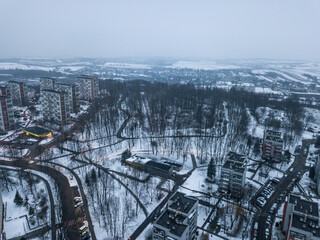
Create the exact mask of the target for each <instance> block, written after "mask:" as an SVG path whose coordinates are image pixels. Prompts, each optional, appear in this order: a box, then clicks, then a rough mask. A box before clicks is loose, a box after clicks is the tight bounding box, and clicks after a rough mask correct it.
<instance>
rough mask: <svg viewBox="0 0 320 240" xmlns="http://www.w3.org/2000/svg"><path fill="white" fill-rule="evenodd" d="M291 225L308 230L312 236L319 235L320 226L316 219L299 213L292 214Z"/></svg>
mask: <svg viewBox="0 0 320 240" xmlns="http://www.w3.org/2000/svg"><path fill="white" fill-rule="evenodd" d="M292 227H294V228H297V229H301V230H303V231H306V232H310V233H312V234H313V236H317V237H320V228H319V226H318V221H317V220H314V219H312V218H308V217H301V216H300V215H297V214H295V213H294V214H293V216H292Z"/></svg>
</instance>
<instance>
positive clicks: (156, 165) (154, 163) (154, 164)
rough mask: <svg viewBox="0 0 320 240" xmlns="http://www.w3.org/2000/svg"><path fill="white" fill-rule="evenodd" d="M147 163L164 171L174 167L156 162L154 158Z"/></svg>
mask: <svg viewBox="0 0 320 240" xmlns="http://www.w3.org/2000/svg"><path fill="white" fill-rule="evenodd" d="M145 165H146V166H149V167H152V168H157V169H161V170H164V171H169V170H170V169H171V168H172V167H171V166H170V165H168V164H165V163H160V162H156V161H153V160H150V161H148V162H146V164H145Z"/></svg>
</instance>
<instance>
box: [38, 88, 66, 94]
mask: <svg viewBox="0 0 320 240" xmlns="http://www.w3.org/2000/svg"><path fill="white" fill-rule="evenodd" d="M41 92H49V93H58V94H60V93H62V92H61V91H56V90H51V89H43V90H41Z"/></svg>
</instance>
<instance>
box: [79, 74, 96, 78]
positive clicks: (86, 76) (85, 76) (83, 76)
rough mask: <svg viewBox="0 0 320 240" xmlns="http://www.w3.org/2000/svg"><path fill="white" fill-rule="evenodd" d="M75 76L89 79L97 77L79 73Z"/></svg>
mask: <svg viewBox="0 0 320 240" xmlns="http://www.w3.org/2000/svg"><path fill="white" fill-rule="evenodd" d="M77 78H84V79H91V78H97V77H96V76H89V75H80V76H78V77H77Z"/></svg>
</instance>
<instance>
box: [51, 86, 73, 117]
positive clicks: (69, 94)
mask: <svg viewBox="0 0 320 240" xmlns="http://www.w3.org/2000/svg"><path fill="white" fill-rule="evenodd" d="M56 90H57V91H60V92H65V93H66V95H67V101H68V105H69V109H70V110H69V111H70V113H75V112H77V99H76V86H75V85H74V84H67V83H57V84H56Z"/></svg>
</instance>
